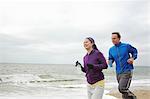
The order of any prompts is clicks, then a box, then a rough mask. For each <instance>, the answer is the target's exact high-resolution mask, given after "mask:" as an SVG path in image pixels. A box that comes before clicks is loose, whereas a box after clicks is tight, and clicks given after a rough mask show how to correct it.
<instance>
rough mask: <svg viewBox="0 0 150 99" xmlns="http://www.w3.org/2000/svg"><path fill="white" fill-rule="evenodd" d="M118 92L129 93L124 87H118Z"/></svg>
mask: <svg viewBox="0 0 150 99" xmlns="http://www.w3.org/2000/svg"><path fill="white" fill-rule="evenodd" d="M118 90H119V92H120V93H122V94H123V93H126V92H127V89H126V88H123V87H121V86H118Z"/></svg>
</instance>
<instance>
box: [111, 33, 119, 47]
mask: <svg viewBox="0 0 150 99" xmlns="http://www.w3.org/2000/svg"><path fill="white" fill-rule="evenodd" d="M119 42H120V38H118V35H117V34H112V43H113V44H114V45H115V44H119Z"/></svg>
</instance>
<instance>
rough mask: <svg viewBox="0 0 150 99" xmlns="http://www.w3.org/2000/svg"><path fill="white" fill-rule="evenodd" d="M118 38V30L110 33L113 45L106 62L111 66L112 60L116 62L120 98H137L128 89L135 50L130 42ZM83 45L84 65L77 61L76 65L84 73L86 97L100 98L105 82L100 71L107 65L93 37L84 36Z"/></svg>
mask: <svg viewBox="0 0 150 99" xmlns="http://www.w3.org/2000/svg"><path fill="white" fill-rule="evenodd" d="M120 39H121V36H120V34H119V33H118V32H113V33H112V43H113V44H114V46H113V47H111V48H110V49H109V59H108V64H109V66H110V67H112V64H113V62H115V63H116V77H117V81H118V84H119V85H118V90H119V92H120V93H121V94H122V98H123V99H137V98H136V96H135V95H134V94H133V93H132V92H131V91H130V90H129V87H130V83H131V79H132V72H133V69H134V68H133V62H134V60H135V59H136V58H137V50H136V48H134V47H133V46H131V45H130V44H125V43H122V42H121V41H120ZM84 47H85V49H86V50H87V54H86V55H85V56H84V58H83V62H84V67H82V65H81V64H80V63H79V62H76V65H78V64H79V65H80V66H81V70H82V71H83V72H84V73H86V78H87V83H88V84H87V92H88V99H102V97H103V93H104V84H105V81H104V74H103V72H102V71H103V69H107V67H108V65H107V63H106V59H105V58H104V56H103V54H102V53H101V52H100V51H99V50H98V49H97V46H96V44H95V41H94V39H93V38H91V37H88V38H86V39H85V40H84ZM130 54H131V55H130Z"/></svg>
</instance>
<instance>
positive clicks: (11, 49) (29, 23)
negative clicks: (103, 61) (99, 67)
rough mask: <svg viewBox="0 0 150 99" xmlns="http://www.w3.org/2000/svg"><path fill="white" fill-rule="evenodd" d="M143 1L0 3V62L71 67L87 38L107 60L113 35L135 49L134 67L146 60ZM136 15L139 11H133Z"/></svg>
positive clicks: (146, 14) (146, 23) (146, 12)
mask: <svg viewBox="0 0 150 99" xmlns="http://www.w3.org/2000/svg"><path fill="white" fill-rule="evenodd" d="M149 4H150V3H149V2H148V1H146V0H142V1H141V0H138V1H134V0H132V1H131V0H130V1H117V0H108V1H97V0H95V1H90V0H89V1H88V2H85V1H84V0H83V1H74V0H73V1H72V2H71V1H67V0H66V1H61V2H57V1H47V0H44V1H40V0H39V1H37V2H35V1H34V0H33V1H32V2H31V1H24V0H23V1H22V2H21V1H16V2H6V1H5V2H4V1H3V2H2V3H1V4H0V7H1V8H2V9H0V55H1V57H0V62H23V63H24V62H25V63H73V62H74V61H75V60H77V59H78V60H80V61H82V57H83V56H84V54H85V53H86V51H85V50H84V48H83V41H84V39H85V38H86V37H88V36H91V37H93V38H94V39H95V41H96V44H97V46H98V48H99V49H100V51H102V52H103V53H104V55H105V57H106V58H107V57H108V50H109V48H110V47H111V46H112V43H111V33H112V32H114V31H119V32H120V33H121V34H122V41H123V42H127V43H131V44H132V45H134V46H135V47H137V48H138V50H139V55H140V56H139V59H138V62H137V65H147V63H149V62H148V60H147V59H146V58H147V57H149V56H150V53H149V52H150V51H149V49H150V46H149V43H148V42H150V40H149V38H150V34H149V32H150V29H149V28H148V27H149V26H150V24H149V23H150V22H149V21H148V20H149V19H150V15H149V14H150V13H149V12H150V11H149V10H150V9H149ZM137 12H138V13H137Z"/></svg>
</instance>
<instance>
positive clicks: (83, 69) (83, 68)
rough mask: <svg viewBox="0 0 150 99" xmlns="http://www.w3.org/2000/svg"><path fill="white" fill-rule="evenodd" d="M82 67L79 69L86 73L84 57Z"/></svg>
mask: <svg viewBox="0 0 150 99" xmlns="http://www.w3.org/2000/svg"><path fill="white" fill-rule="evenodd" d="M83 63H84V64H83V67H82V66H81V71H82V72H84V73H86V71H85V59H84V58H83Z"/></svg>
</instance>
